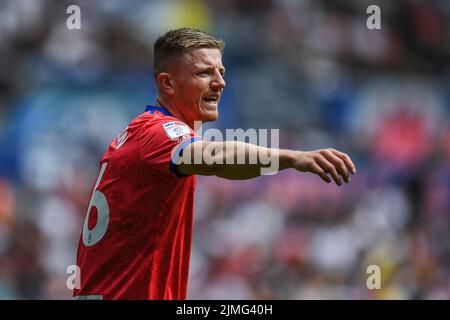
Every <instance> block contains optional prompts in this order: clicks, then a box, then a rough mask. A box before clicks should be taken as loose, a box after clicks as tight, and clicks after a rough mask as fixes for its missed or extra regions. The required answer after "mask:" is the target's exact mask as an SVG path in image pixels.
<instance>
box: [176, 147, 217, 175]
mask: <svg viewBox="0 0 450 320" xmlns="http://www.w3.org/2000/svg"><path fill="white" fill-rule="evenodd" d="M215 146H216V144H215V143H214V142H211V141H207V140H198V141H194V142H192V143H190V144H189V145H187V146H185V147H184V148H179V149H177V150H176V151H175V153H174V156H173V157H172V162H173V163H174V166H175V168H176V171H177V172H178V173H180V174H183V175H193V174H198V175H204V176H210V175H214V172H215V158H214V157H215V155H216V154H215V152H214V151H215V150H209V149H211V148H214V147H215Z"/></svg>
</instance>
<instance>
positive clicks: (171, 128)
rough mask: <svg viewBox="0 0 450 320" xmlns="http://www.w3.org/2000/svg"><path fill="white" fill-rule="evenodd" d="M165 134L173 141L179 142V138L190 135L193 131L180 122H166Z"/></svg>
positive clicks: (164, 125)
mask: <svg viewBox="0 0 450 320" xmlns="http://www.w3.org/2000/svg"><path fill="white" fill-rule="evenodd" d="M162 126H163V129H164V132H165V133H166V135H167V136H168V137H169V138H170V139H172V140H174V139H175V140H179V139H178V138H179V137H183V136H186V135H190V133H191V130H190V129H189V127H188V126H187V125H185V124H184V123H179V122H173V121H171V122H166V123H164V124H163V125H162Z"/></svg>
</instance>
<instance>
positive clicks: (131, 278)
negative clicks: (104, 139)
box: [74, 106, 201, 299]
mask: <svg viewBox="0 0 450 320" xmlns="http://www.w3.org/2000/svg"><path fill="white" fill-rule="evenodd" d="M198 139H201V137H199V136H198V135H197V134H196V133H195V131H193V130H192V129H191V128H189V127H188V126H187V125H186V124H184V123H183V122H181V121H180V120H178V119H176V118H174V117H172V116H171V115H170V114H169V113H168V112H167V110H165V109H163V108H160V107H150V106H149V107H147V110H146V112H145V113H143V114H141V115H139V116H138V117H137V118H135V119H134V120H133V121H132V122H131V123H130V124H129V125H128V127H127V128H126V129H125V130H124V131H123V132H122V133H121V134H120V135H119V136H118V137H117V138H116V139H115V140H114V141H113V142H112V143H111V145H110V146H109V148H108V150H107V151H106V152H105V154H104V155H103V157H102V159H101V160H100V173H99V175H98V178H97V182H96V184H95V186H94V188H93V191H92V196H91V201H90V203H89V206H88V209H87V213H86V218H85V222H84V227H83V231H82V234H81V237H80V241H79V245H78V253H77V266H78V267H79V268H80V269H79V272H80V273H79V276H80V281H81V288H80V289H75V290H74V296H75V297H77V298H85V299H89V298H93V299H95V298H99V299H185V298H186V291H187V282H188V271H189V258H190V249H191V241H192V222H193V202H194V190H195V184H196V177H195V176H180V175H178V174H177V173H176V172H175V171H174V170H173V169H174V166H173V162H172V161H174V159H172V158H171V156H172V150H174V148H179V149H178V150H177V152H176V156H178V155H179V153H180V152H181V150H182V149H183V148H184V147H185V146H187V145H188V144H189V143H191V142H193V141H196V140H198ZM180 144H181V145H180Z"/></svg>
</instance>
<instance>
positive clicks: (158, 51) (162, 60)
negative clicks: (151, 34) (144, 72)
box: [153, 28, 225, 78]
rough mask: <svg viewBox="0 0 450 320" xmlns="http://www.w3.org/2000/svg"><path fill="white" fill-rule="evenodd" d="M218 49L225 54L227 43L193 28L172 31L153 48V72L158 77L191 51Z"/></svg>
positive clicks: (160, 38)
mask: <svg viewBox="0 0 450 320" xmlns="http://www.w3.org/2000/svg"><path fill="white" fill-rule="evenodd" d="M199 48H216V49H218V50H220V53H223V49H224V48H225V42H223V41H222V40H221V39H216V38H214V37H212V36H210V35H209V34H207V33H205V32H203V31H200V30H197V29H192V28H180V29H175V30H170V31H168V32H166V33H165V34H164V35H162V36H160V37H159V38H158V39H157V40H156V42H155V45H154V47H153V70H154V75H155V78H156V76H157V75H158V74H159V73H161V72H163V71H165V70H166V68H167V67H168V63H169V62H170V60H171V59H172V58H174V57H177V56H181V55H182V54H183V53H184V52H186V51H188V50H191V49H199Z"/></svg>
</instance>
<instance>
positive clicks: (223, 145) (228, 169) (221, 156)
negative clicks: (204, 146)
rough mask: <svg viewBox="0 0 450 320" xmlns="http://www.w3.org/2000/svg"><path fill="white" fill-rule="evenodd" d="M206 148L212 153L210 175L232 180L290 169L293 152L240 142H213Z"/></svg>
mask: <svg viewBox="0 0 450 320" xmlns="http://www.w3.org/2000/svg"><path fill="white" fill-rule="evenodd" d="M208 147H209V148H210V149H211V150H210V151H212V152H210V155H211V157H212V158H211V162H212V163H213V164H212V174H214V175H216V176H218V177H222V178H226V179H232V180H243V179H251V178H254V177H257V176H260V175H262V174H274V173H276V172H278V171H280V170H283V169H286V168H290V167H292V163H293V161H294V154H293V153H294V152H295V151H291V150H282V149H274V148H265V147H261V146H257V145H254V144H249V143H244V142H240V141H224V142H214V143H212V144H210V145H209V146H208ZM206 154H208V152H206Z"/></svg>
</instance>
